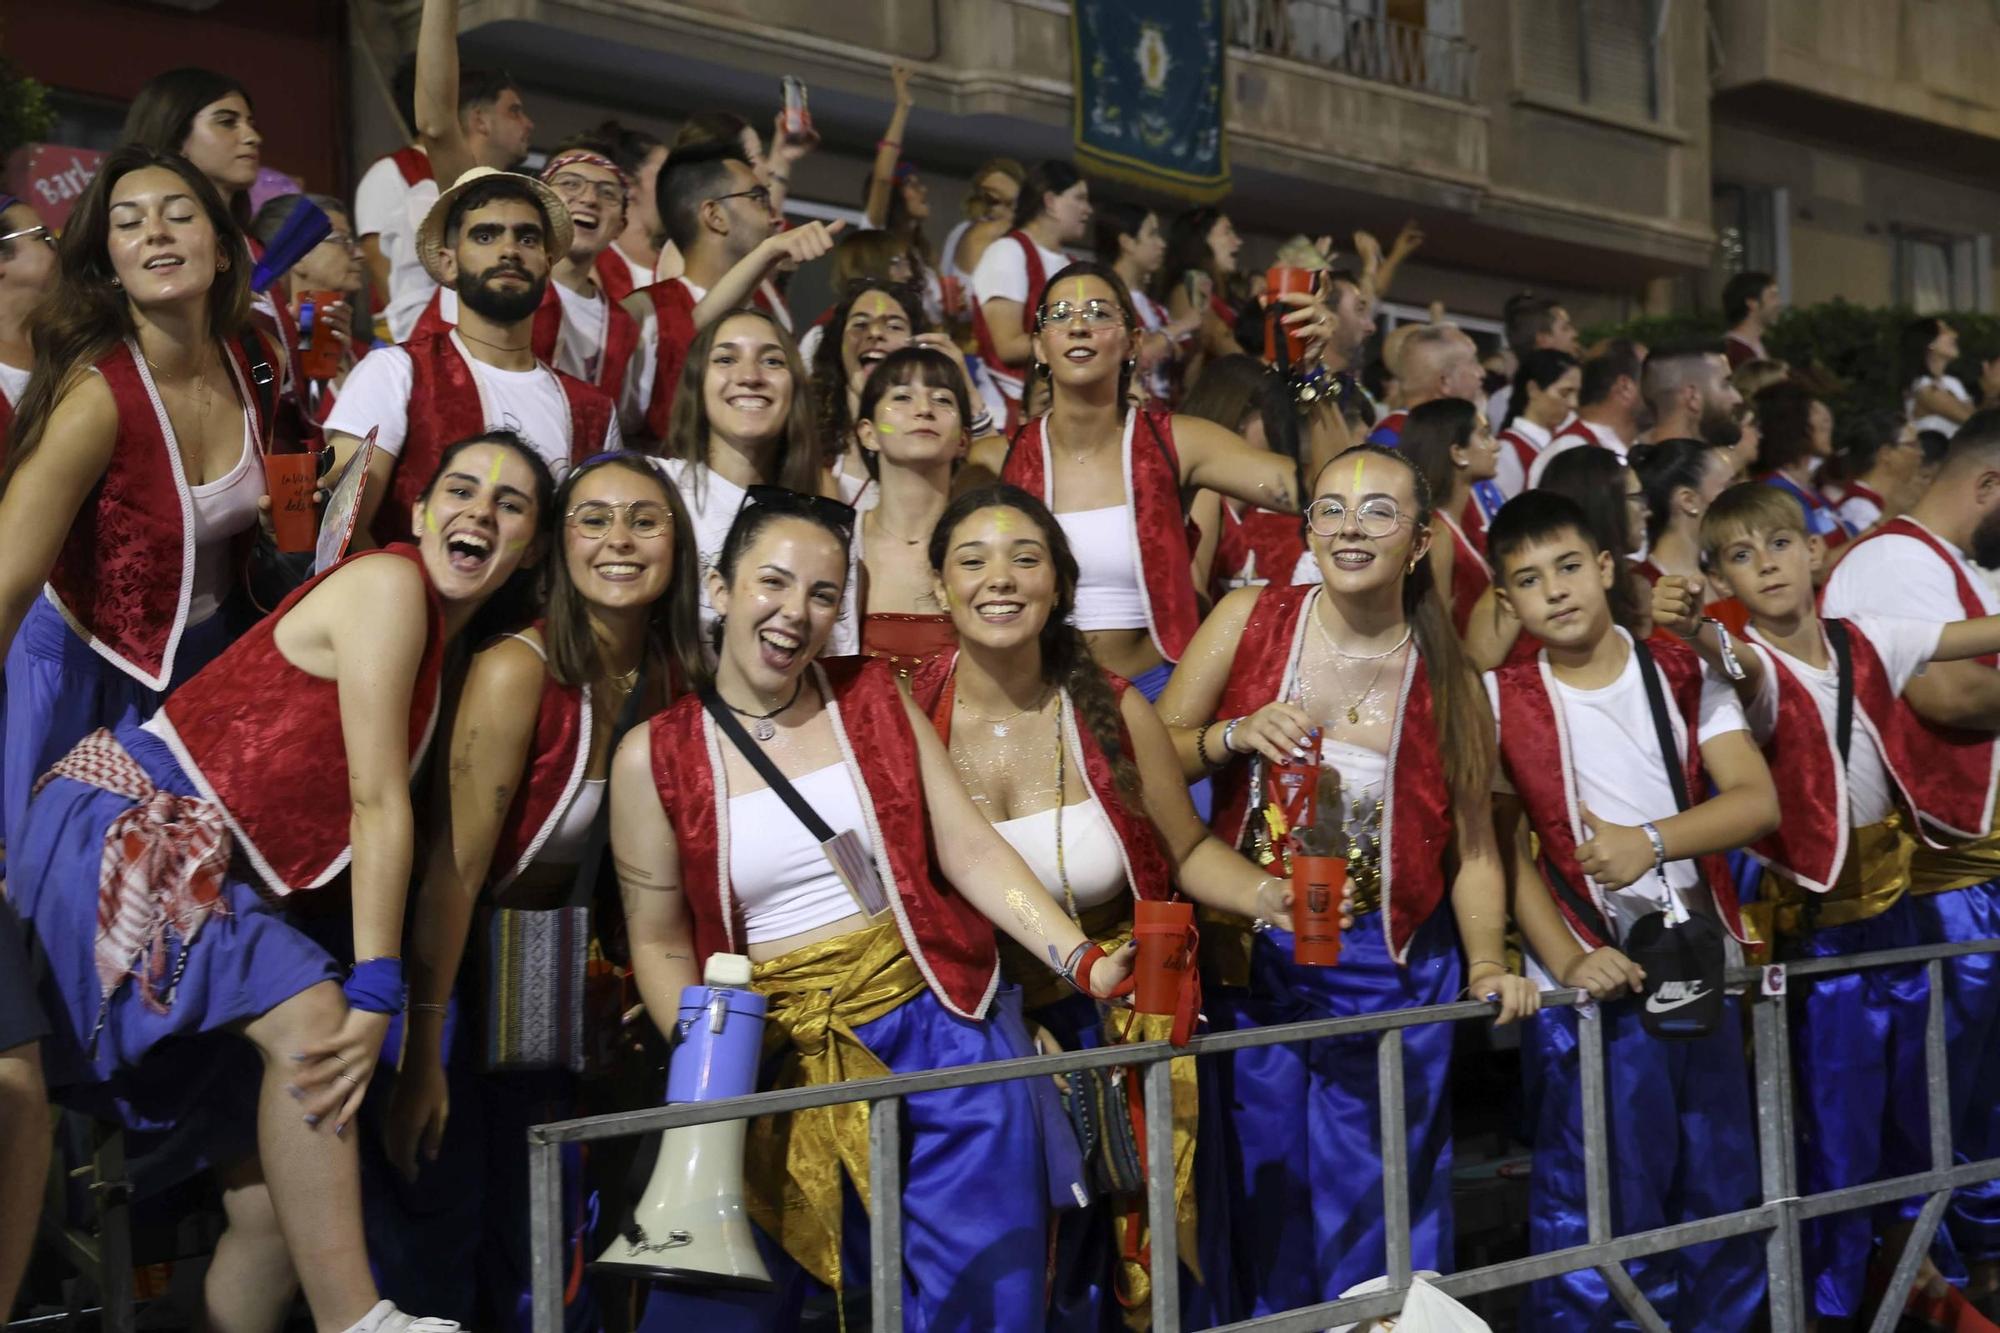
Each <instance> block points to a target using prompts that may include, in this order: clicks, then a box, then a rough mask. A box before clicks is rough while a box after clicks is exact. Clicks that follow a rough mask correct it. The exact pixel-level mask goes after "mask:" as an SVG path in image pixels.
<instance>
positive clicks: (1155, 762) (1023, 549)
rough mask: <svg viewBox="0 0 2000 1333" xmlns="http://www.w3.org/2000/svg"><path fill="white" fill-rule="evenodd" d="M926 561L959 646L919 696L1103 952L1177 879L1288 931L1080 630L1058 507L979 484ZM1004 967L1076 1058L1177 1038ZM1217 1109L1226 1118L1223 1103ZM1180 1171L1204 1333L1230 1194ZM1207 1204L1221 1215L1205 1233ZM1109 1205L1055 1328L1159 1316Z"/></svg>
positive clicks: (1192, 1302)
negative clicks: (1088, 1051)
mask: <svg viewBox="0 0 2000 1333" xmlns="http://www.w3.org/2000/svg"><path fill="white" fill-rule="evenodd" d="M929 555H930V563H931V568H932V570H933V577H934V578H935V580H936V587H937V595H938V600H939V601H940V602H941V603H942V604H944V605H946V606H948V607H949V608H950V610H951V617H950V619H951V624H952V625H953V626H954V627H955V628H956V631H957V644H956V649H955V650H954V651H949V652H946V653H944V654H943V655H941V656H939V657H936V658H934V659H932V661H931V662H930V664H929V665H927V666H926V667H924V668H923V669H922V670H920V671H919V672H918V673H917V674H916V676H915V677H914V678H913V679H912V681H911V684H910V688H911V694H912V696H913V697H914V698H915V699H916V702H917V706H918V707H919V708H922V709H923V710H924V711H925V712H927V713H929V714H930V715H931V721H932V723H933V725H934V726H935V727H936V728H937V731H938V734H939V736H940V737H942V738H943V739H944V741H945V742H946V744H947V745H948V746H949V747H950V749H951V759H952V763H953V765H954V766H955V767H956V768H957V769H958V773H959V777H960V778H961V780H962V781H963V782H964V783H965V787H966V790H967V791H968V792H969V793H970V794H971V796H972V800H973V804H975V805H976V806H978V807H979V808H980V811H981V813H983V814H984V815H985V816H986V817H987V818H988V819H990V820H991V821H992V822H993V826H994V827H995V828H996V829H998V830H999V831H1000V834H1001V836H1002V837H1004V838H1006V839H1007V841H1008V842H1009V843H1010V844H1011V845H1012V846H1013V847H1014V849H1015V850H1016V851H1018V852H1019V853H1020V854H1021V857H1022V859H1023V860H1025V861H1026V862H1027V863H1028V865H1029V867H1030V868H1031V869H1032V870H1034V871H1035V873H1036V875H1037V876H1038V877H1039V878H1040V879H1041V881H1042V884H1043V886H1044V887H1045V888H1047V889H1048V891H1049V894H1050V896H1052V897H1054V898H1055V899H1056V901H1057V902H1059V903H1061V904H1062V906H1063V911H1064V912H1065V913H1066V914H1067V915H1068V916H1069V917H1071V918H1072V919H1073V920H1075V921H1076V922H1077V924H1078V925H1079V926H1080V927H1081V928H1082V929H1083V930H1084V932H1085V933H1087V934H1088V935H1089V936H1090V937H1091V938H1092V939H1094V940H1096V941H1097V942H1098V943H1099V944H1100V945H1102V946H1103V947H1104V948H1106V949H1116V948H1117V947H1118V946H1119V945H1121V944H1123V943H1124V942H1125V941H1126V940H1128V939H1131V938H1132V936H1133V925H1134V903H1135V902H1137V901H1164V900H1167V899H1169V898H1172V897H1173V896H1174V884H1175V882H1176V881H1178V883H1179V884H1180V886H1181V888H1182V889H1183V890H1184V891H1185V892H1186V894H1187V895H1188V896H1189V897H1191V898H1193V899H1195V900H1196V901H1198V902H1201V903H1203V904H1206V905H1208V906H1212V907H1215V908H1217V909H1219V910H1222V911H1227V912H1232V913H1236V914H1239V915H1242V916H1245V917H1263V918H1265V919H1267V920H1272V921H1277V922H1279V923H1287V922H1289V920H1290V918H1289V916H1288V915H1287V906H1286V904H1287V899H1288V897H1289V892H1288V889H1287V887H1286V885H1285V884H1283V883H1282V882H1280V881H1278V880H1275V879H1272V878H1269V877H1268V876H1267V875H1266V874H1265V872H1264V871H1263V870H1262V869H1260V868H1259V867H1257V866H1255V865H1252V864H1251V863H1250V862H1249V861H1247V860H1245V859H1244V858H1243V857H1241V856H1238V855H1237V854H1236V853H1235V852H1234V851H1232V850H1231V849H1230V848H1229V847H1228V846H1226V845H1225V844H1223V843H1222V842H1221V841H1219V840H1217V839H1216V838H1214V837H1212V836H1210V835H1209V833H1208V831H1207V829H1205V828H1203V827H1202V824H1201V821H1200V819H1199V818H1198V817H1197V816H1196V814H1195V811H1194V805H1193V803H1192V802H1191V801H1190V800H1189V799H1188V794H1187V783H1186V781H1185V780H1184V779H1183V778H1182V776H1181V773H1180V760H1179V758H1178V757H1177V756H1176V754H1175V753H1174V747H1173V741H1172V738H1171V737H1169V736H1168V734H1167V731H1166V728H1165V727H1163V726H1162V725H1161V724H1160V719H1159V715H1158V714H1157V713H1155V712H1154V711H1153V706H1152V705H1151V704H1150V703H1147V702H1146V700H1145V698H1144V696H1142V695H1141V694H1140V693H1139V692H1138V691H1137V690H1135V689H1132V688H1131V687H1130V684H1129V683H1128V682H1127V681H1125V680H1123V679H1121V678H1120V677H1118V676H1115V675H1113V674H1111V673H1110V672H1108V671H1105V670H1103V669H1102V668H1100V667H1099V666H1098V665H1097V663H1096V661H1095V660H1093V659H1092V657H1091V655H1090V646H1089V645H1088V644H1087V643H1086V642H1085V641H1084V639H1083V636H1082V634H1081V633H1080V632H1078V630H1077V629H1076V628H1075V627H1074V626H1073V625H1071V624H1070V620H1069V617H1070V612H1071V611H1072V610H1073V609H1074V607H1075V605H1076V585H1077V564H1076V557H1075V556H1074V555H1072V554H1071V553H1070V549H1069V543H1068V542H1067V541H1066V540H1065V538H1064V537H1063V532H1062V525H1061V524H1060V523H1058V522H1057V521H1056V519H1055V516H1054V515H1053V514H1051V513H1049V511H1048V508H1047V507H1046V506H1045V505H1043V504H1042V502H1041V501H1039V500H1037V499H1035V498H1034V497H1033V496H1031V495H1029V494H1028V493H1027V492H1025V491H1022V490H1019V489H1018V488H1016V487H1013V486H992V487H985V488H982V489H979V490H976V491H968V492H967V493H965V494H964V495H961V496H959V497H958V499H956V500H954V501H952V503H951V507H950V508H949V509H947V510H946V511H945V513H944V515H943V517H942V518H941V519H940V520H939V521H938V523H937V526H936V528H935V529H934V530H933V531H932V533H931V539H930V551H929ZM1001 963H1002V966H1003V967H1004V968H1005V970H1006V973H1007V976H1008V979H1009V980H1010V981H1013V982H1015V983H1017V984H1018V985H1020V986H1021V988H1022V990H1023V992H1024V996H1025V1004H1026V1007H1027V1009H1028V1013H1029V1017H1030V1018H1031V1019H1032V1021H1034V1022H1035V1023H1036V1024H1038V1025H1039V1026H1040V1027H1041V1028H1042V1029H1043V1030H1045V1031H1046V1032H1047V1033H1049V1034H1050V1035H1051V1036H1052V1037H1053V1038H1054V1039H1055V1040H1056V1042H1058V1043H1059V1044H1060V1045H1062V1046H1063V1047H1064V1048H1066V1049H1069V1050H1080V1049H1084V1048H1088V1047H1096V1046H1102V1045H1105V1044H1107V1043H1118V1042H1128V1041H1151V1040H1159V1039H1161V1038H1163V1037H1166V1036H1168V1035H1169V1033H1170V1032H1171V1031H1172V1029H1173V1026H1174V1019H1173V1018H1172V1017H1169V1016H1165V1015H1142V1014H1132V1013H1126V1012H1122V1011H1113V1012H1112V1013H1111V1014H1110V1015H1109V1016H1107V1015H1106V1013H1105V1011H1103V1010H1102V1009H1101V1008H1100V1007H1099V1006H1098V1005H1096V1004H1095V1003H1093V1002H1092V1001H1091V1000H1089V999H1087V998H1086V997H1084V996H1082V995H1078V994H1075V993H1074V992H1073V991H1071V990H1070V988H1068V987H1065V986H1063V985H1062V984H1061V983H1060V982H1059V981H1056V980H1055V979H1054V978H1052V977H1051V976H1050V975H1049V972H1048V968H1047V967H1046V966H1044V965H1042V964H1040V963H1038V962H1037V961H1036V960H1035V959H1033V958H1031V957H1029V956H1028V955H1027V954H1025V953H1023V952H1022V951H1021V950H1019V949H1017V948H1012V947H1010V946H1008V945H1006V944H1003V945H1002V946H1001ZM1189 980H1190V983H1192V980H1193V979H1192V978H1189ZM1191 998H1192V991H1190V999H1191ZM1182 1063H1183V1064H1184V1065H1186V1066H1187V1067H1186V1068H1185V1069H1183V1068H1181V1067H1180V1066H1176V1070H1175V1073H1176V1076H1177V1077H1180V1076H1185V1078H1186V1080H1187V1082H1188V1083H1189V1084H1190V1085H1192V1083H1193V1079H1194V1069H1193V1067H1192V1062H1191V1061H1187V1062H1182ZM1204 1100H1205V1101H1206V1102H1207V1103H1208V1111H1209V1113H1211V1114H1214V1115H1217V1116H1219V1115H1220V1114H1222V1105H1223V1104H1222V1101H1221V1100H1220V1098H1219V1097H1218V1098H1207V1099H1204ZM1196 1119H1197V1118H1196V1117H1195V1116H1194V1115H1193V1114H1189V1115H1187V1116H1186V1118H1185V1119H1184V1120H1183V1121H1182V1123H1181V1126H1180V1128H1181V1131H1182V1132H1183V1134H1185V1135H1193V1134H1194V1133H1195V1130H1196ZM1211 1137H1212V1136H1211ZM1180 1160H1182V1161H1183V1162H1184V1163H1185V1165H1184V1167H1183V1172H1182V1176H1181V1178H1180V1179H1179V1180H1178V1181H1177V1182H1176V1184H1177V1186H1178V1189H1177V1193H1178V1196H1179V1199H1180V1217H1179V1223H1180V1226H1181V1228H1182V1231H1183V1234H1182V1237H1181V1245H1182V1249H1181V1252H1182V1254H1184V1255H1185V1256H1186V1257H1187V1258H1188V1259H1189V1260H1190V1261H1193V1260H1195V1259H1196V1258H1197V1257H1198V1258H1199V1267H1198V1269H1196V1268H1194V1267H1192V1266H1191V1268H1190V1272H1189V1273H1188V1274H1187V1275H1186V1276H1185V1277H1184V1278H1183V1286H1182V1291H1183V1293H1184V1294H1185V1297H1186V1300H1187V1303H1188V1308H1187V1317H1188V1322H1189V1324H1190V1326H1194V1327H1202V1326H1205V1325H1206V1324H1207V1323H1211V1322H1217V1321H1219V1320H1222V1319H1226V1318H1230V1317H1233V1302H1232V1300H1231V1299H1230V1297H1229V1295H1228V1294H1227V1293H1228V1291H1229V1288H1230V1283H1229V1280H1228V1278H1227V1276H1226V1274H1227V1270H1228V1259H1227V1256H1226V1254H1222V1253H1218V1252H1216V1251H1217V1250H1218V1249H1219V1248H1220V1247H1219V1246H1218V1247H1213V1248H1204V1247H1203V1246H1202V1242H1203V1241H1204V1240H1210V1241H1212V1240H1219V1239H1220V1238H1221V1237H1223V1236H1224V1235H1226V1232H1225V1231H1224V1229H1223V1228H1222V1227H1221V1226H1220V1225H1219V1224H1218V1223H1219V1219H1220V1217H1221V1215H1222V1210H1223V1206H1224V1197H1223V1191H1222V1189H1221V1188H1219V1187H1215V1188H1208V1187H1206V1186H1207V1182H1206V1181H1204V1187H1203V1188H1199V1189H1198V1188H1197V1187H1196V1185H1195V1183H1194V1178H1195V1175H1196V1172H1197V1171H1198V1169H1199V1168H1198V1167H1197V1163H1196V1161H1195V1159H1194V1158H1192V1157H1183V1158H1181V1159H1180ZM1215 1165H1216V1166H1218V1167H1219V1166H1220V1165H1221V1163H1220V1161H1217V1162H1216V1163H1215ZM1204 1174H1206V1173H1204ZM1197 1194H1199V1195H1200V1197H1201V1206H1200V1214H1201V1215H1204V1216H1206V1217H1207V1219H1208V1220H1207V1221H1206V1222H1204V1223H1203V1224H1202V1225H1201V1227H1200V1228H1199V1234H1198V1235H1197V1232H1196V1227H1195V1222H1196V1219H1197V1215H1198V1214H1197V1208H1196V1196H1197ZM1113 1211H1114V1210H1109V1209H1098V1210H1095V1211H1093V1212H1090V1213H1086V1214H1084V1215H1082V1216H1080V1217H1078V1218H1077V1219H1075V1220H1074V1221H1071V1220H1070V1219H1065V1220H1064V1225H1063V1241H1062V1243H1061V1244H1060V1245H1059V1258H1058V1265H1057V1274H1056V1289H1055V1293H1054V1301H1055V1308H1054V1309H1053V1310H1052V1311H1051V1314H1050V1326H1051V1327H1059V1328H1099V1327H1104V1326H1105V1324H1104V1315H1105V1314H1106V1313H1107V1312H1112V1313H1113V1314H1114V1320H1113V1322H1116V1320H1115V1311H1116V1310H1117V1309H1118V1307H1119V1306H1120V1305H1121V1304H1122V1305H1123V1306H1124V1307H1125V1308H1127V1309H1143V1308H1144V1306H1145V1303H1146V1301H1147V1300H1148V1299H1149V1298H1150V1297H1149V1290H1150V1287H1149V1274H1148V1269H1147V1265H1146V1263H1145V1262H1144V1261H1143V1260H1140V1259H1136V1258H1130V1259H1126V1260H1124V1261H1123V1262H1119V1261H1117V1260H1116V1259H1115V1257H1114V1256H1117V1255H1136V1254H1137V1253H1138V1252H1139V1250H1140V1248H1141V1247H1142V1246H1143V1240H1139V1239H1138V1238H1136V1237H1134V1236H1133V1235H1132V1229H1133V1228H1135V1227H1137V1226H1139V1225H1141V1222H1140V1218H1139V1217H1138V1215H1136V1214H1133V1215H1131V1216H1117V1217H1115V1218H1114V1217H1113V1215H1112V1213H1113ZM1114 1222H1115V1231H1116V1232H1117V1234H1116V1235H1114V1234H1113V1233H1114V1226H1113V1223H1114ZM1134 1240H1138V1243H1137V1244H1129V1243H1127V1242H1130V1241H1134ZM1114 1246H1115V1248H1113V1247H1114ZM1197 1271H1198V1272H1199V1273H1200V1274H1201V1278H1200V1280H1199V1281H1197V1280H1196V1278H1195V1277H1194V1273H1195V1272H1197ZM1114 1283H1115V1296H1116V1299H1115V1300H1114V1299H1113V1294H1114Z"/></svg>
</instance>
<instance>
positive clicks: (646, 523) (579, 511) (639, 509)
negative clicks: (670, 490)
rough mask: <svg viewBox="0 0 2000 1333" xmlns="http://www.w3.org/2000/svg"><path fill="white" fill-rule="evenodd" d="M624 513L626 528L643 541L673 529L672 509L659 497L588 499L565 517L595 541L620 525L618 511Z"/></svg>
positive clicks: (608, 534) (661, 535)
mask: <svg viewBox="0 0 2000 1333" xmlns="http://www.w3.org/2000/svg"><path fill="white" fill-rule="evenodd" d="M621 511H622V512H623V513H624V515H625V531H627V532H629V533H631V534H632V535H633V536H634V537H636V538H638V539H639V540H640V541H642V542H649V541H653V540H655V539H657V538H660V537H664V536H666V535H667V534H668V533H669V532H671V531H673V526H674V516H673V511H671V510H670V509H668V508H667V507H666V506H665V505H663V504H661V503H660V502H659V501H657V500H634V501H633V502H632V503H630V504H627V505H614V504H606V503H604V502H603V501H601V500H586V501H585V502H584V503H582V504H580V505H577V506H576V507H575V508H573V509H571V510H570V511H569V513H567V514H565V515H564V516H563V517H564V519H565V520H566V521H567V522H568V523H569V525H570V526H571V527H572V528H575V529H576V530H577V531H578V532H580V533H582V534H583V535H584V536H585V537H588V538H590V539H591V540H592V541H601V540H603V539H604V538H606V537H609V536H610V535H611V533H612V530H613V529H614V528H616V527H617V526H618V515H619V513H620V512H621Z"/></svg>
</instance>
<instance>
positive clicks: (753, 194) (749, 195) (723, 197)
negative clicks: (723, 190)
mask: <svg viewBox="0 0 2000 1333" xmlns="http://www.w3.org/2000/svg"><path fill="white" fill-rule="evenodd" d="M731 199H750V200H754V201H755V202H756V204H757V207H759V208H761V209H763V210H764V211H765V212H767V213H768V212H770V211H771V191H770V190H769V189H767V188H766V187H764V186H762V185H753V186H751V187H750V188H749V189H747V190H738V191H736V193H734V194H718V195H712V196H710V198H709V200H708V202H709V203H711V204H725V203H728V202H729V201H730V200H731Z"/></svg>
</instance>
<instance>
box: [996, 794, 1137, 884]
mask: <svg viewBox="0 0 2000 1333" xmlns="http://www.w3.org/2000/svg"><path fill="white" fill-rule="evenodd" d="M993 828H994V830H995V831H996V832H998V833H999V835H1000V836H1001V837H1003V838H1005V839H1006V840H1007V841H1008V842H1009V843H1010V844H1012V846H1013V848H1014V850H1015V851H1017V852H1019V853H1020V854H1021V859H1022V860H1023V861H1026V862H1027V863H1028V869H1030V870H1032V871H1034V872H1035V878H1036V879H1039V880H1040V881H1041V882H1042V887H1043V888H1045V889H1047V890H1048V891H1049V896H1050V897H1052V898H1054V899H1055V900H1056V903H1057V905H1058V906H1060V907H1062V908H1063V909H1064V910H1065V911H1066V910H1068V908H1069V902H1068V898H1067V897H1066V896H1065V894H1064V892H1063V879H1064V877H1065V876H1067V877H1068V880H1069V894H1070V895H1073V896H1074V897H1075V898H1076V906H1077V910H1079V911H1084V910H1088V909H1089V908H1092V907H1096V906H1098V905H1099V904H1101V903H1108V902H1110V901H1111V900H1112V899H1113V898H1116V897H1117V896H1118V895H1120V894H1121V893H1124V892H1125V858H1124V857H1123V856H1122V855H1120V854H1119V850H1118V835H1117V834H1116V833H1115V832H1113V831H1112V828H1111V820H1110V819H1109V818H1108V817H1106V815H1105V813H1104V807H1103V806H1101V805H1099V804H1098V802H1097V797H1096V796H1091V797H1089V798H1087V799H1085V800H1081V801H1078V802H1077V803H1076V804H1075V805H1066V806H1064V807H1062V864H1061V867H1060V869H1059V868H1058V867H1057V864H1056V807H1054V806H1050V807H1049V808H1048V809H1046V810H1038V811H1036V812H1035V813H1034V814H1032V815H1022V816H1021V817H1020V818H1019V819H1003V820H1000V821H999V822H998V823H996V824H994V826H993Z"/></svg>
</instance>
